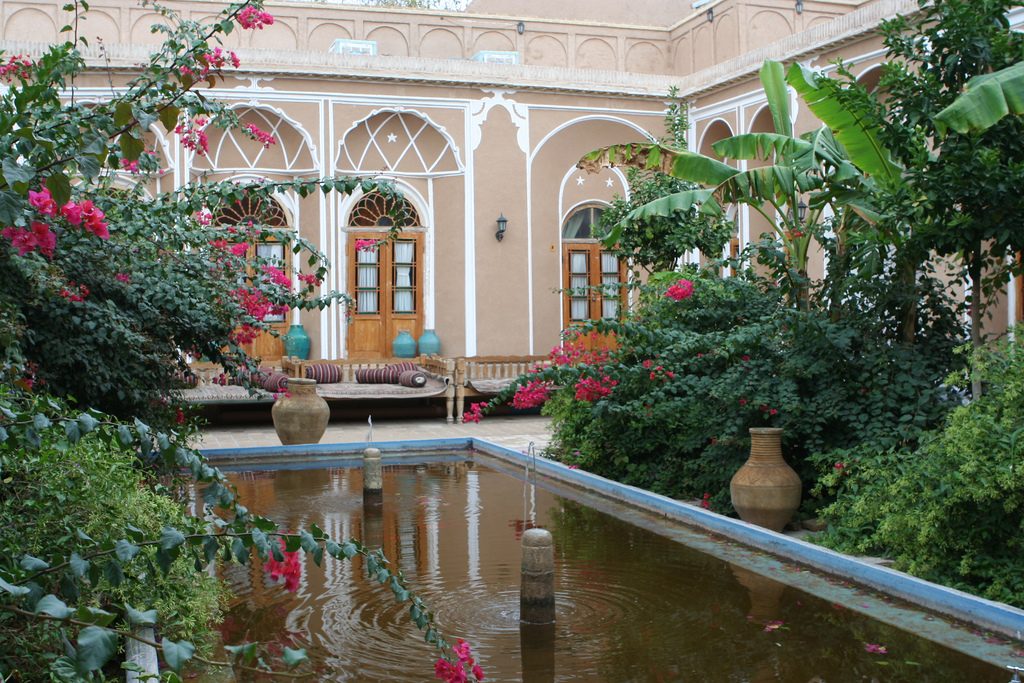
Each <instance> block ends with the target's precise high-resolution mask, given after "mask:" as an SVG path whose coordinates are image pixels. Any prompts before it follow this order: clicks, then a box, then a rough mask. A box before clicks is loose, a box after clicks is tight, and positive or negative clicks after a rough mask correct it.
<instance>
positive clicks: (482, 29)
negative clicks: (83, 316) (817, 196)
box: [0, 0, 1024, 359]
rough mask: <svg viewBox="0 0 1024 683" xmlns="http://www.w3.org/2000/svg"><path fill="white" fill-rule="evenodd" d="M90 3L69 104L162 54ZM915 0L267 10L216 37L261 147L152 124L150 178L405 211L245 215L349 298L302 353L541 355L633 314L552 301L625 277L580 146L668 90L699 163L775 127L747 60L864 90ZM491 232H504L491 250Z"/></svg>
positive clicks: (19, 37) (40, 17)
mask: <svg viewBox="0 0 1024 683" xmlns="http://www.w3.org/2000/svg"><path fill="white" fill-rule="evenodd" d="M90 5H91V9H90V11H89V12H88V13H87V14H86V15H85V19H84V20H83V21H82V22H81V23H80V28H79V31H80V33H81V35H84V36H86V37H87V38H88V39H89V42H90V46H91V47H90V48H89V50H88V51H87V58H88V60H89V63H90V65H92V66H93V67H94V68H95V77H94V80H93V81H92V82H91V83H90V84H84V85H83V87H82V88H81V89H80V90H79V95H80V96H81V97H85V98H90V97H92V98H96V99H99V98H102V97H104V96H106V95H108V94H109V92H110V86H109V80H108V79H109V76H108V74H107V73H105V72H106V71H113V72H115V74H117V75H119V76H123V75H125V74H130V73H131V69H132V65H133V64H136V63H138V62H139V61H141V60H142V59H143V57H144V55H146V54H147V51H148V50H150V49H152V47H153V46H154V45H155V44H156V43H157V42H158V41H159V36H160V35H161V34H159V33H153V32H152V31H151V26H152V25H153V24H155V23H159V22H160V21H163V19H162V17H161V16H160V15H158V14H155V13H154V12H152V10H151V9H149V8H146V7H142V6H140V5H138V4H136V3H134V2H132V1H131V0H96V1H95V2H92V3H90ZM551 5H557V7H551ZM61 6H62V3H59V2H55V1H54V0H0V20H2V34H0V37H2V41H3V42H2V47H3V49H4V50H6V51H7V52H8V53H18V52H21V53H30V54H37V53H39V52H40V51H41V50H42V49H43V45H44V44H46V43H48V42H53V41H55V40H57V39H58V28H59V27H61V26H63V25H65V24H67V23H69V21H68V20H69V16H68V15H67V13H66V12H65V11H64V10H62V9H61ZM169 6H170V7H171V8H172V9H174V10H175V11H177V12H178V13H179V14H180V15H181V16H182V17H184V18H188V19H196V20H204V19H212V18H213V17H214V16H215V15H216V14H217V12H218V11H219V10H220V9H221V8H222V6H221V5H220V4H219V3H215V2H207V1H205V0H193V1H191V2H172V3H169ZM916 6H917V4H916V2H915V1H914V0H807V1H806V2H803V1H793V0H710V1H707V0H697V2H693V1H692V0H686V1H685V2H681V1H677V0H643V1H641V0H636V1H634V2H631V3H620V2H610V1H607V0H591V1H590V2H584V1H583V0H571V1H570V0H566V1H564V2H560V3H550V2H541V1H540V0H522V1H517V2H508V1H507V0H474V2H472V3H471V4H470V6H469V8H468V10H467V11H466V12H459V13H449V12H435V11H426V10H395V9H380V8H367V7H357V6H349V5H344V4H335V3H317V2H274V3H268V4H267V6H266V8H267V9H268V11H270V12H271V13H272V14H273V15H274V17H275V22H274V24H273V25H272V26H269V27H267V28H265V29H263V30H260V31H236V32H234V33H233V34H232V35H230V36H228V37H227V39H226V41H225V45H226V46H227V47H229V48H231V49H234V50H236V51H237V52H238V54H239V56H240V57H241V59H242V67H241V69H238V70H237V71H232V72H231V73H230V74H229V75H228V78H227V80H226V82H225V83H224V84H222V85H221V86H220V87H218V88H216V89H215V91H213V94H214V95H215V96H216V97H217V98H219V99H220V100H222V101H224V102H226V103H228V104H229V105H230V106H231V107H232V108H234V109H235V110H236V111H237V113H238V115H239V117H240V118H241V120H242V122H243V124H244V123H250V122H251V123H256V125H258V126H259V127H260V128H261V129H263V130H266V131H269V132H271V133H272V134H273V135H274V136H275V138H276V139H277V143H276V144H275V145H273V146H271V147H270V148H268V149H264V148H263V147H262V146H261V145H259V144H257V143H256V142H254V141H252V140H249V139H247V138H245V137H244V136H243V135H241V134H237V135H236V134H234V133H232V132H228V133H226V134H225V133H222V132H221V131H216V132H213V131H211V135H210V152H209V155H207V156H196V155H194V154H193V153H192V152H190V151H189V150H187V149H185V148H183V147H182V146H181V144H180V143H179V141H178V140H177V139H176V138H175V136H173V135H167V134H163V133H161V131H155V136H156V140H157V142H158V146H159V150H160V153H161V155H162V163H163V167H164V168H165V169H166V170H165V171H164V172H163V173H162V174H161V177H160V178H159V179H158V180H157V181H156V183H157V185H158V186H159V188H164V189H166V188H170V187H174V186H178V185H181V184H183V183H186V182H190V181H193V180H196V179H199V178H211V179H219V180H225V179H235V178H238V179H248V178H268V179H287V178H292V177H297V176H311V175H319V176H328V175H330V176H335V175H362V176H370V177H375V178H385V179H388V180H390V181H392V182H393V183H394V184H395V185H396V186H397V187H398V188H399V189H400V190H401V191H402V193H403V194H404V196H405V197H406V204H405V205H403V206H401V207H397V208H398V209H399V210H400V211H399V213H400V215H401V216H402V218H401V220H402V228H403V229H402V232H401V234H400V238H399V240H397V241H396V242H394V243H392V244H387V245H382V246H381V247H380V248H379V249H375V250H374V249H364V250H359V249H357V247H356V242H357V240H372V239H376V238H377V237H378V236H380V235H381V234H382V233H383V232H384V231H386V230H387V229H388V228H389V227H390V222H389V221H391V220H393V219H392V218H391V216H393V215H394V212H395V209H396V207H394V206H385V205H384V201H383V198H382V197H380V196H379V195H372V194H371V195H365V196H364V195H362V194H360V193H356V194H353V195H351V196H345V197H339V196H335V195H333V194H332V195H331V196H327V197H325V196H323V195H321V194H317V195H311V196H309V197H307V198H304V199H303V198H300V197H298V196H297V195H295V196H293V195H290V194H283V195H281V196H279V197H278V198H277V200H278V201H277V204H276V205H275V206H272V207H249V208H248V209H247V210H250V211H253V212H261V216H262V217H264V218H266V219H268V220H273V221H276V222H278V223H280V224H283V225H287V226H289V227H291V228H293V229H295V230H297V231H298V232H299V233H300V234H301V235H302V236H303V237H305V238H306V239H308V240H310V241H312V242H313V243H315V244H317V245H318V246H319V247H320V248H321V249H322V250H323V251H324V252H325V253H326V254H327V255H328V257H329V258H330V261H331V264H332V267H331V270H330V274H329V279H328V281H327V282H326V283H325V285H324V286H325V288H326V289H328V290H338V291H344V292H346V293H348V294H349V295H350V296H351V297H352V298H353V300H354V302H355V305H354V310H347V309H346V307H344V306H342V305H336V306H332V307H330V308H328V309H325V310H324V311H322V312H321V311H311V312H302V313H301V317H300V316H299V313H298V312H293V313H292V314H291V315H289V316H285V317H284V318H282V319H281V320H280V322H279V323H278V324H279V326H280V328H281V329H282V330H283V329H285V328H286V327H288V326H289V325H291V324H293V323H296V322H301V324H302V325H303V326H304V327H305V329H306V330H307V332H308V334H309V335H310V337H311V339H312V352H311V353H312V356H313V357H320V358H342V357H350V358H360V357H365V358H371V357H381V356H387V355H390V344H391V341H392V340H393V339H394V338H395V336H396V335H397V333H398V332H399V331H400V330H407V331H410V332H411V333H412V334H413V336H415V337H418V336H419V334H420V333H421V332H422V331H423V330H426V329H432V330H435V331H436V333H437V335H438V336H439V337H440V339H441V342H442V352H443V353H444V354H445V355H451V356H456V355H467V356H473V355H494V354H518V355H521V354H534V353H544V352H546V351H547V350H548V349H549V348H551V347H552V346H553V345H554V344H555V343H557V341H558V335H559V332H560V331H561V330H562V329H564V328H565V327H566V326H567V325H568V324H569V323H570V322H571V321H573V320H582V319H589V318H595V317H601V316H607V315H613V314H614V313H615V312H616V311H617V308H618V307H619V306H622V305H628V302H626V301H619V300H617V299H616V298H615V297H612V296H609V297H608V298H607V299H603V298H602V295H601V293H600V292H601V291H602V290H600V289H594V290H590V291H591V292H597V293H596V294H595V293H591V294H588V295H586V296H576V297H572V296H569V295H568V294H567V292H566V290H567V289H569V290H571V288H572V287H580V286H581V285H583V284H584V283H585V284H588V285H599V284H602V283H606V284H607V283H611V282H613V281H618V280H621V279H622V278H623V277H625V271H624V268H623V267H622V264H619V263H617V262H615V260H614V258H612V257H610V256H609V255H608V254H606V253H604V252H603V250H602V249H601V247H600V245H598V244H596V242H595V241H594V240H593V239H592V238H591V237H590V232H589V226H590V223H591V222H593V221H594V220H595V219H596V216H597V214H598V213H599V211H600V209H601V207H602V206H605V205H606V204H607V203H608V202H609V201H610V200H611V199H612V198H613V197H614V196H615V195H626V194H628V192H629V188H628V187H627V184H626V182H625V177H624V175H623V174H622V173H621V172H620V171H619V170H617V169H606V170H605V171H603V172H601V173H600V174H595V175H588V174H586V173H583V172H581V171H579V170H578V169H576V166H575V164H576V162H577V160H578V159H579V158H580V157H581V156H582V155H583V154H585V153H586V152H588V151H591V150H593V149H596V148H598V147H601V146H604V145H608V144H614V143H621V142H634V141H643V140H650V139H654V138H657V137H659V136H660V135H662V134H663V132H664V131H663V117H664V113H665V108H666V102H667V97H668V93H669V90H670V88H673V87H676V88H678V89H679V94H680V95H681V96H682V97H684V98H685V99H686V100H687V101H689V102H690V103H691V109H690V119H691V124H692V125H691V129H690V131H689V144H690V148H691V149H694V150H699V151H701V152H704V153H708V152H709V151H710V148H711V145H712V144H713V143H714V142H715V141H717V140H719V139H722V138H723V137H727V136H729V135H732V134H734V133H739V132H750V131H767V130H771V115H770V113H769V112H768V110H767V106H766V100H765V98H764V94H763V92H762V91H761V88H760V85H759V82H758V79H757V70H758V69H759V68H760V66H761V63H762V62H763V61H764V59H766V58H771V59H780V60H785V61H794V60H796V61H800V62H802V63H807V64H810V65H812V66H815V67H818V68H821V69H823V70H825V71H828V70H830V69H833V68H834V67H833V66H832V62H833V61H834V60H836V59H837V58H842V59H843V60H845V61H846V62H847V64H848V65H849V66H850V68H851V70H852V71H853V72H854V73H855V74H857V75H858V77H859V78H860V79H863V80H864V81H865V82H866V83H868V84H869V85H871V84H873V83H876V82H877V78H878V75H879V63H880V62H881V60H882V58H883V57H884V53H883V50H882V48H881V42H880V40H879V38H878V37H877V35H876V32H875V29H876V27H877V26H878V23H879V22H880V21H881V20H882V19H884V18H887V17H891V16H894V15H896V14H898V13H908V12H912V11H913V10H914V9H915V8H916ZM511 8H514V10H513V9H511ZM1022 19H1024V16H1017V17H1014V21H1015V22H1016V23H1020V22H1021V20H1022ZM26 37H31V38H32V41H31V42H25V38H26ZM794 103H796V98H794ZM795 111H796V112H797V114H796V117H797V118H796V125H797V130H798V132H803V131H806V130H811V129H813V128H814V127H816V126H817V125H818V123H817V122H816V121H815V120H814V119H813V117H812V116H811V115H810V114H809V112H807V111H806V110H805V109H801V108H800V107H799V106H797V107H796V108H795ZM739 163H746V162H739ZM236 218H237V217H236ZM499 218H504V219H507V223H505V225H504V227H505V229H504V232H503V233H502V234H501V235H498V234H497V233H498V219H499ZM734 218H735V220H736V224H737V236H736V244H737V245H738V246H743V245H744V244H745V243H747V242H749V241H751V240H756V239H757V237H758V236H759V235H760V233H761V232H763V231H764V230H765V229H766V228H767V226H766V225H765V224H763V223H761V222H759V221H763V219H760V218H758V217H756V216H754V215H751V213H750V212H749V210H747V209H741V210H739V212H738V213H736V215H735V216H734ZM264 248H266V249H270V250H272V249H273V246H272V245H264ZM282 257H283V255H282ZM816 267H817V272H816V273H815V272H812V275H820V274H821V269H822V266H821V259H820V258H819V259H817V266H816ZM1008 297H1009V300H1008V301H1006V302H1005V304H1006V305H1005V306H1003V307H1002V308H1001V309H1000V312H999V313H998V316H1002V317H1001V318H999V319H996V320H993V321H992V324H993V326H994V327H996V328H1000V327H1001V328H1005V326H1006V325H1007V324H1011V323H1012V322H1014V321H1015V320H1016V318H1017V316H1018V312H1017V306H1018V302H1019V299H1020V297H1019V296H1018V293H1017V291H1016V288H1010V290H1009V292H1008ZM259 351H260V353H262V354H263V355H264V356H265V357H266V358H268V359H272V358H274V357H275V355H277V356H279V355H280V353H281V348H280V342H279V341H277V340H273V339H267V340H264V342H263V346H262V347H261V348H260V349H259Z"/></svg>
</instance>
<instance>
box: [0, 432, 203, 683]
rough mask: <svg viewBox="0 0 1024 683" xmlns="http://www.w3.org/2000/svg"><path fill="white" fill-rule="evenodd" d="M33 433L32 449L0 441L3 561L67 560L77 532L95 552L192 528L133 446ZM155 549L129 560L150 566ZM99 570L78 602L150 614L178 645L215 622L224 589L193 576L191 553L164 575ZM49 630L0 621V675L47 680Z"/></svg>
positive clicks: (99, 436) (199, 636) (51, 654)
mask: <svg viewBox="0 0 1024 683" xmlns="http://www.w3.org/2000/svg"><path fill="white" fill-rule="evenodd" d="M40 436H41V442H40V445H39V448H38V449H31V450H29V449H20V448H18V449H14V448H12V447H10V446H7V445H0V465H2V469H3V478H4V482H5V484H4V492H3V496H2V498H0V528H2V529H4V530H5V532H4V533H3V534H2V535H0V557H3V558H4V560H3V561H2V563H3V564H8V563H11V564H14V563H16V561H17V559H18V558H20V557H22V556H23V555H29V556H33V557H39V558H53V557H63V556H69V555H70V554H71V553H72V552H74V551H76V550H79V548H80V546H82V545H83V539H82V537H81V534H84V535H85V536H87V537H88V538H90V539H92V542H94V543H95V544H98V545H100V546H112V545H113V544H114V543H115V542H116V541H118V540H120V539H122V538H123V536H122V534H124V533H125V530H126V529H133V528H134V529H136V530H138V531H137V534H138V535H139V536H140V537H142V536H144V537H147V538H154V537H159V536H160V532H161V529H162V528H163V527H165V526H172V527H176V528H189V527H190V526H191V525H192V524H193V523H194V520H190V519H189V518H187V517H186V515H185V511H184V510H183V508H182V506H181V505H179V504H177V503H175V502H174V501H173V500H172V499H171V498H170V497H168V496H166V495H162V494H160V493H158V492H157V491H155V490H154V482H153V481H150V480H149V478H148V477H147V475H146V474H145V472H144V471H143V470H141V469H140V468H139V461H138V456H137V455H136V453H135V451H134V449H131V450H129V449H127V448H125V447H124V446H121V445H120V444H118V443H117V442H116V440H114V439H111V438H108V437H107V436H105V435H104V434H103V433H101V432H92V433H90V434H88V435H85V436H83V437H82V438H81V439H80V440H78V441H77V442H76V443H74V444H71V443H69V440H68V438H67V436H66V435H64V434H60V433H59V432H56V431H55V430H43V431H41V432H40ZM26 520H31V523H30V524H27V523H26ZM14 530H17V531H16V533H13V532H14ZM90 545H91V543H90ZM154 550H155V549H154V548H148V547H146V548H142V549H141V550H140V551H139V552H140V553H141V556H140V557H139V558H137V559H136V561H144V562H148V563H150V565H153V563H154V561H155V558H154V555H155V553H154ZM83 552H84V551H83ZM98 566H99V567H100V568H101V570H102V572H101V574H100V575H99V576H98V577H97V581H96V582H95V583H92V582H86V581H83V582H81V583H80V584H79V585H78V586H77V587H76V591H75V592H77V600H78V604H79V605H89V606H92V607H97V608H101V609H105V610H107V611H111V612H118V611H120V610H121V609H123V605H125V604H129V605H132V606H133V607H136V608H138V609H145V610H148V609H155V610H157V613H158V614H159V615H160V626H159V630H160V633H161V635H163V636H164V637H165V638H171V639H173V640H175V641H178V640H182V639H187V640H190V641H203V640H204V639H205V638H206V636H207V635H209V633H210V631H209V628H208V627H209V626H211V625H213V624H216V623H217V621H218V620H219V617H220V613H221V612H220V606H221V599H222V596H223V594H222V590H223V589H222V587H221V584H220V583H219V581H217V580H216V579H215V578H213V577H211V576H208V575H206V574H204V573H201V572H197V571H196V568H195V567H194V566H193V562H192V558H190V557H188V556H184V555H183V556H181V557H179V558H178V559H176V560H175V561H174V562H173V563H172V564H171V565H170V568H169V571H168V573H166V574H164V573H163V572H161V571H159V570H157V569H156V567H155V566H153V569H154V570H153V571H149V572H145V573H144V574H143V575H141V576H140V575H137V574H133V573H128V574H125V573H124V572H123V571H122V570H121V569H119V568H118V569H115V568H114V567H113V565H104V564H102V563H101V564H99V565H98ZM55 633H56V629H54V628H52V627H50V626H42V627H40V626H38V625H31V624H30V623H27V622H26V621H25V620H24V619H17V618H12V617H8V618H4V619H2V620H0V653H3V654H2V655H0V671H3V672H4V673H5V675H9V674H10V673H11V672H12V671H17V672H18V677H19V678H18V680H25V681H31V680H49V674H48V673H47V669H48V664H49V662H50V661H51V660H53V659H55V658H56V656H57V655H58V654H59V653H61V652H62V651H63V647H62V646H61V642H60V640H59V639H58V638H56V637H55Z"/></svg>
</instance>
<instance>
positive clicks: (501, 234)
mask: <svg viewBox="0 0 1024 683" xmlns="http://www.w3.org/2000/svg"><path fill="white" fill-rule="evenodd" d="M496 222H497V224H498V232H496V233H494V239H496V240H498V241H499V242H500V241H501V240H503V239H505V230H506V229H508V219H507V218H505V214H504V213H500V214H498V220H497V221H496Z"/></svg>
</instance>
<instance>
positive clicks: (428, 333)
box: [419, 330, 441, 356]
mask: <svg viewBox="0 0 1024 683" xmlns="http://www.w3.org/2000/svg"><path fill="white" fill-rule="evenodd" d="M419 344H420V355H421V356H430V355H436V354H439V353H441V340H440V339H438V338H437V335H436V334H434V331H433V330H423V334H421V335H420V340H419Z"/></svg>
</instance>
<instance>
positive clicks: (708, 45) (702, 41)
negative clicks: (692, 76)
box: [693, 24, 715, 72]
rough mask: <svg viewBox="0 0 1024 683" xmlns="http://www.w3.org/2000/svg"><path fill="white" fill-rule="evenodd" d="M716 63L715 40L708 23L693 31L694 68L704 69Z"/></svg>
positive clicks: (696, 69) (697, 69) (695, 69)
mask: <svg viewBox="0 0 1024 683" xmlns="http://www.w3.org/2000/svg"><path fill="white" fill-rule="evenodd" d="M714 64H715V40H714V35H713V34H712V32H711V27H710V25H708V24H704V25H702V26H701V27H700V28H698V29H697V30H696V31H694V32H693V70H694V71H695V72H696V71H702V70H703V69H709V68H711V67H712V66H714Z"/></svg>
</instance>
